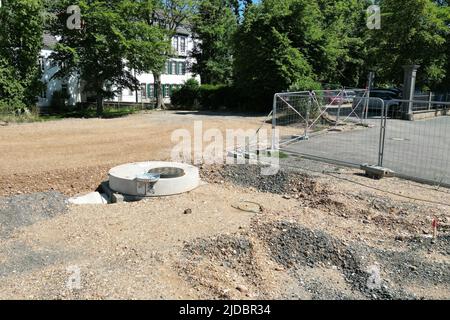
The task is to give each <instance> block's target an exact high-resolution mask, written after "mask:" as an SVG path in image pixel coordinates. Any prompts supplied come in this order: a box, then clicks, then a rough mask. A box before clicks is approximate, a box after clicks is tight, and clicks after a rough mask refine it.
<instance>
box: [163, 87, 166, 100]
mask: <svg viewBox="0 0 450 320" xmlns="http://www.w3.org/2000/svg"><path fill="white" fill-rule="evenodd" d="M162 89H163V97H164V98H165V97H166V85H163V86H162Z"/></svg>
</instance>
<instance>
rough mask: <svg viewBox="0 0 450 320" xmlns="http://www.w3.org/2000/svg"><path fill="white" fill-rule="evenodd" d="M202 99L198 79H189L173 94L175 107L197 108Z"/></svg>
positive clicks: (172, 101)
mask: <svg viewBox="0 0 450 320" xmlns="http://www.w3.org/2000/svg"><path fill="white" fill-rule="evenodd" d="M199 101H200V85H199V83H198V81H197V80H195V79H189V80H188V81H186V83H185V84H184V85H183V86H182V87H181V88H180V89H178V90H175V91H174V92H173V93H172V96H171V104H172V105H173V106H174V107H175V108H184V109H195V108H198V106H199Z"/></svg>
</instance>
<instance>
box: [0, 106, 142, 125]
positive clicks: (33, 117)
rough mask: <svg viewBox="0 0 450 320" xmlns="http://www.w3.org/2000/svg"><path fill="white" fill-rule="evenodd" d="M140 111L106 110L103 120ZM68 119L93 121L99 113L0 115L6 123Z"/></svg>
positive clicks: (89, 111) (132, 109)
mask: <svg viewBox="0 0 450 320" xmlns="http://www.w3.org/2000/svg"><path fill="white" fill-rule="evenodd" d="M137 111H138V110H136V109H134V108H120V109H117V108H105V109H104V111H103V115H102V118H103V119H114V118H122V117H126V116H128V115H131V114H134V113H136V112H137ZM67 118H83V119H91V118H97V112H96V110H95V109H92V108H89V109H87V110H76V111H68V112H62V113H55V114H48V115H39V114H38V113H37V112H31V113H24V114H21V115H15V114H13V113H0V121H2V122H6V123H29V122H44V121H55V120H62V119H67Z"/></svg>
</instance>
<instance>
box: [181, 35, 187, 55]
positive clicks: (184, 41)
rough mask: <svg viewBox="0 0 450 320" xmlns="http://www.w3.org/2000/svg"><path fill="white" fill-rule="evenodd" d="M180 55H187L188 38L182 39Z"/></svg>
mask: <svg viewBox="0 0 450 320" xmlns="http://www.w3.org/2000/svg"><path fill="white" fill-rule="evenodd" d="M180 53H181V54H186V38H185V37H180Z"/></svg>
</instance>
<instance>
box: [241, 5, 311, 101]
mask: <svg viewBox="0 0 450 320" xmlns="http://www.w3.org/2000/svg"><path fill="white" fill-rule="evenodd" d="M272 4H273V5H272V6H266V5H265V4H263V5H253V6H252V7H250V8H249V9H248V10H247V11H246V13H245V15H244V21H243V23H242V25H241V26H239V30H238V32H237V33H236V37H235V45H234V51H235V61H234V76H235V81H236V86H237V87H238V88H239V89H240V90H241V91H242V92H243V93H245V95H246V96H247V97H249V100H250V101H252V102H253V103H255V107H256V108H257V109H259V110H267V109H269V107H270V101H271V100H272V99H271V97H272V96H273V94H274V93H275V92H280V91H282V90H286V89H288V88H289V87H290V86H292V85H294V84H296V83H303V84H308V85H310V84H312V83H314V80H315V79H314V75H313V73H312V68H311V66H310V64H309V63H308V61H307V60H306V58H305V56H304V55H303V54H302V53H301V52H300V50H298V49H297V48H294V47H293V46H292V41H291V40H290V39H289V38H288V36H287V35H286V34H285V33H282V32H280V31H279V30H277V26H278V25H279V24H280V20H279V18H280V17H283V16H284V15H285V14H286V12H287V11H286V9H287V7H286V5H285V3H279V2H275V1H273V3H272ZM303 89H308V88H303Z"/></svg>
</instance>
